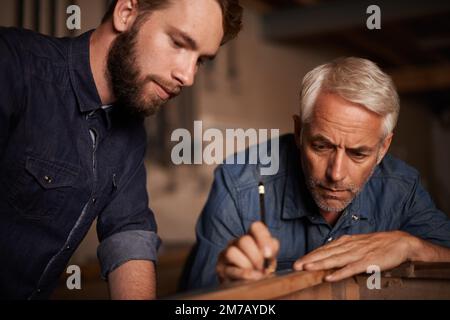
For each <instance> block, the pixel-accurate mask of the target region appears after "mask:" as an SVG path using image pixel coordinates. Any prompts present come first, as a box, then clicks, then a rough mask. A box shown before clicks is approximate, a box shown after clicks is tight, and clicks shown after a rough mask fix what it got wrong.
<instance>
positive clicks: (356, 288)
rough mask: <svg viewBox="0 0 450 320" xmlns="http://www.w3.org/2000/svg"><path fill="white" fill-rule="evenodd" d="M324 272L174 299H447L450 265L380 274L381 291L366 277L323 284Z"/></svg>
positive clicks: (417, 264)
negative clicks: (369, 287) (372, 286)
mask: <svg viewBox="0 0 450 320" xmlns="http://www.w3.org/2000/svg"><path fill="white" fill-rule="evenodd" d="M332 272H333V271H332V270H328V271H314V272H306V271H299V272H295V271H288V272H281V273H276V274H273V275H271V276H269V277H267V278H265V279H262V280H259V281H239V282H233V283H230V284H227V285H222V286H219V287H218V288H215V289H213V290H211V291H197V292H191V293H188V294H185V295H182V296H178V297H173V298H174V299H189V300H254V299H255V300H266V299H295V300H302V299H314V300H317V299H319V300H357V299H450V263H421V262H414V263H405V264H402V265H400V266H399V267H397V268H395V269H393V270H390V271H387V272H383V273H382V279H381V289H380V290H378V289H374V290H370V289H368V287H367V279H368V277H369V276H368V275H365V274H361V275H358V276H355V277H351V278H348V279H344V280H342V281H339V282H335V283H330V282H325V281H324V278H325V277H326V276H327V275H328V274H330V273H332Z"/></svg>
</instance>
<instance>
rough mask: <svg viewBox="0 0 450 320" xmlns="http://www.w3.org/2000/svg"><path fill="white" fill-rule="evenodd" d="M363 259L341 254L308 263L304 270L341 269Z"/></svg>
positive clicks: (347, 253) (348, 253)
mask: <svg viewBox="0 0 450 320" xmlns="http://www.w3.org/2000/svg"><path fill="white" fill-rule="evenodd" d="M360 259H361V257H360V256H359V255H355V254H353V253H351V252H346V253H341V254H336V255H332V256H329V257H327V258H325V259H322V260H317V261H314V262H310V263H306V264H304V265H303V268H304V269H305V270H308V271H315V270H328V269H333V268H341V267H344V266H346V265H348V264H351V263H354V262H356V261H359V260H360Z"/></svg>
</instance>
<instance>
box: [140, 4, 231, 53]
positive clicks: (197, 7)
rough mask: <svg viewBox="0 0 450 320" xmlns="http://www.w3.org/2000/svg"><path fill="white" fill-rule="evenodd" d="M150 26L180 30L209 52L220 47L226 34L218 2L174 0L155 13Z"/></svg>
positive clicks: (149, 22) (167, 29) (152, 15)
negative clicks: (156, 25)
mask: <svg viewBox="0 0 450 320" xmlns="http://www.w3.org/2000/svg"><path fill="white" fill-rule="evenodd" d="M152 20H153V21H152ZM152 22H153V23H152ZM148 24H149V25H148V28H152V27H155V24H158V26H160V27H162V28H164V29H166V31H169V30H174V29H178V30H180V31H182V32H183V33H186V34H187V35H189V36H190V37H191V38H192V39H193V40H194V41H195V42H196V43H197V44H198V45H199V47H200V48H201V49H203V50H209V51H211V50H214V49H217V47H219V46H220V43H221V41H222V38H223V34H224V31H223V15H222V9H221V7H220V4H219V3H218V1H217V0H172V1H170V5H169V6H167V7H166V8H163V9H160V10H156V11H155V12H153V13H152V14H151V17H150V19H149V21H148ZM144 27H145V26H144ZM148 31H149V32H151V30H148Z"/></svg>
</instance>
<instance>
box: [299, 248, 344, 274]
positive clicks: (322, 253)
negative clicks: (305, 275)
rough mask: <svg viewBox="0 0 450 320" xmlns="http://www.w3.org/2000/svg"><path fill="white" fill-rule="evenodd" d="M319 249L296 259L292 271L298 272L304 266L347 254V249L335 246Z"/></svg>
mask: <svg viewBox="0 0 450 320" xmlns="http://www.w3.org/2000/svg"><path fill="white" fill-rule="evenodd" d="M319 249H320V248H319ZM319 249H317V250H314V251H313V252H310V253H308V254H307V255H305V256H303V257H301V258H300V259H298V260H297V261H296V262H295V263H294V269H295V270H298V271H300V270H304V269H305V265H306V264H310V263H314V262H317V261H321V260H324V259H327V258H330V257H333V256H336V255H340V254H346V253H348V252H349V249H348V248H347V247H340V246H335V247H333V248H324V249H321V250H319Z"/></svg>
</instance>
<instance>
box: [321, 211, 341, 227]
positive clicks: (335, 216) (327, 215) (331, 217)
mask: <svg viewBox="0 0 450 320" xmlns="http://www.w3.org/2000/svg"><path fill="white" fill-rule="evenodd" d="M320 214H321V215H322V217H323V218H324V219H325V221H326V222H327V223H328V224H329V225H330V226H334V225H335V224H336V222H337V221H338V220H339V217H340V216H341V214H342V211H339V212H335V211H324V210H320Z"/></svg>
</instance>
